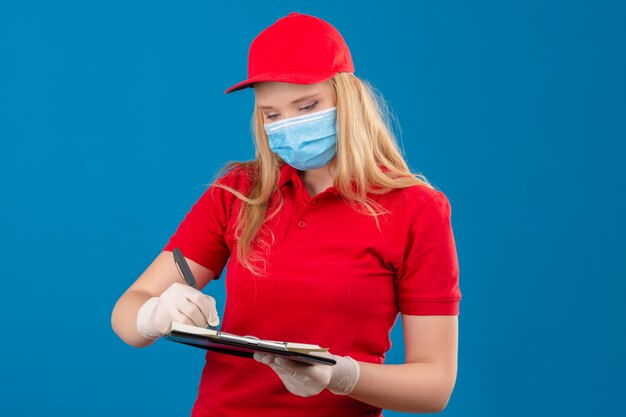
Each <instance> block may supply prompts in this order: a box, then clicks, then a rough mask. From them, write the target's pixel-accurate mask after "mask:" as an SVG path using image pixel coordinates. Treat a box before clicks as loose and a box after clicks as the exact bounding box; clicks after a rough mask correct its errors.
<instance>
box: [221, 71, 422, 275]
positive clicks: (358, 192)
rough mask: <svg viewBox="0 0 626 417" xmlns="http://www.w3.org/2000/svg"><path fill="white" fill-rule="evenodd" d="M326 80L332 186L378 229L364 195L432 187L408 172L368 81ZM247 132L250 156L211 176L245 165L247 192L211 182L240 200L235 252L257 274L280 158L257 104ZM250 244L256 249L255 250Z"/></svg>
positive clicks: (341, 76) (378, 210) (347, 76)
mask: <svg viewBox="0 0 626 417" xmlns="http://www.w3.org/2000/svg"><path fill="white" fill-rule="evenodd" d="M326 82H328V83H330V85H331V86H332V88H333V91H334V93H335V98H336V103H337V104H336V107H337V155H336V157H335V158H333V160H332V161H331V162H329V165H328V167H329V170H330V172H331V173H332V175H333V178H334V186H335V188H337V190H338V191H339V193H340V195H341V196H342V198H343V199H344V201H346V202H347V203H348V204H350V205H351V206H352V207H353V208H355V209H356V210H357V211H358V212H360V213H363V214H368V215H370V216H372V217H373V218H374V220H375V221H376V226H377V228H378V230H380V224H379V222H378V216H380V215H382V214H386V213H388V211H387V210H385V209H384V208H383V207H382V206H381V205H380V204H378V203H377V202H376V201H375V200H373V199H371V198H370V197H368V195H367V194H368V193H371V194H385V193H387V192H389V191H391V190H393V189H397V188H405V187H410V186H413V185H424V186H427V187H429V188H434V187H433V186H432V185H431V184H430V183H429V182H428V180H427V179H426V178H425V177H424V176H423V175H422V174H421V173H412V172H411V171H410V169H409V167H408V166H407V164H406V162H405V161H404V159H403V157H402V153H401V152H400V150H399V148H398V145H397V142H396V139H395V137H394V135H393V134H392V131H391V127H390V122H389V119H388V117H389V115H390V112H389V110H388V107H387V105H386V103H385V101H384V99H383V98H382V96H380V95H379V94H378V93H377V92H376V91H375V90H374V88H373V87H372V86H371V85H370V84H369V83H368V82H366V81H364V80H361V79H359V78H358V77H356V76H355V75H354V74H352V73H347V72H341V73H338V74H337V75H335V76H334V77H333V78H331V79H330V80H328V81H326ZM252 130H253V136H254V139H255V144H256V153H255V159H254V160H251V161H243V162H242V161H234V162H230V163H228V164H227V165H225V166H224V167H222V168H221V169H220V171H219V172H218V173H217V174H216V176H217V177H221V176H222V175H223V174H224V173H226V172H227V171H229V170H230V169H232V168H235V167H238V168H244V169H245V171H246V172H248V173H249V175H250V178H251V179H252V184H251V185H252V188H251V191H250V193H249V195H244V194H242V193H241V192H239V191H238V190H235V189H233V188H231V187H228V186H227V185H224V184H221V183H220V182H219V180H217V181H214V182H213V185H215V186H216V187H220V188H223V189H225V190H227V191H229V192H231V193H232V194H234V195H235V196H236V197H237V198H239V199H240V200H242V206H241V210H240V211H239V214H238V216H237V220H236V226H235V232H234V233H235V238H236V240H237V251H236V252H237V253H236V256H237V259H238V261H239V262H240V263H241V264H242V265H243V266H244V267H245V268H247V269H248V270H250V272H252V274H253V275H257V276H258V275H265V273H266V270H267V263H266V259H265V257H264V256H263V252H264V251H266V250H268V249H269V248H270V247H271V245H272V244H273V243H274V236H273V234H272V233H271V232H270V234H269V235H267V231H265V230H264V229H265V228H263V227H262V226H263V225H264V223H265V222H266V221H268V220H270V219H271V218H272V217H274V216H275V215H276V214H277V213H278V212H279V210H280V209H281V207H282V204H283V200H282V195H281V193H280V192H278V193H276V194H277V195H278V197H277V198H278V206H277V207H276V209H275V210H273V211H272V212H271V213H268V208H269V206H270V203H271V202H272V196H273V195H274V193H275V192H276V190H277V184H278V179H279V175H280V168H281V166H282V164H283V163H284V162H283V161H282V160H281V159H280V157H278V156H277V155H276V154H275V153H274V152H272V150H271V149H270V147H269V142H268V138H267V134H266V133H265V129H264V127H263V113H262V112H261V111H260V110H259V109H258V108H257V107H256V103H255V108H254V112H253V116H252ZM381 166H383V167H384V168H385V169H386V171H384V170H383V169H381ZM268 240H271V241H268ZM255 244H257V245H258V249H259V250H258V251H255V250H254V245H255ZM257 262H260V263H262V264H263V270H262V271H263V272H261V271H260V270H259V269H258V268H256V267H255V265H254V264H255V263H257Z"/></svg>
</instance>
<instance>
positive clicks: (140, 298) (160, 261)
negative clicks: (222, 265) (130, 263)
mask: <svg viewBox="0 0 626 417" xmlns="http://www.w3.org/2000/svg"><path fill="white" fill-rule="evenodd" d="M185 259H186V260H187V263H188V264H189V267H190V268H191V272H192V273H193V275H194V277H195V278H196V282H197V284H198V289H202V288H203V287H204V286H205V285H206V284H207V283H208V282H209V281H210V280H211V279H213V277H214V276H215V273H214V272H213V271H211V270H210V269H208V268H206V267H204V266H202V265H200V264H198V263H196V262H194V261H192V260H191V259H188V258H185ZM175 282H183V281H182V278H181V277H180V274H179V273H178V270H177V269H176V265H175V264H174V260H173V257H172V252H170V251H163V252H161V253H160V254H159V255H158V256H157V257H156V258H155V259H154V261H153V262H152V264H150V266H148V268H147V269H146V270H145V271H144V272H143V273H142V274H141V275H140V276H139V278H138V279H137V280H136V281H135V282H134V283H133V284H132V285H131V286H130V287H129V288H128V290H126V292H125V293H124V294H122V296H121V297H120V299H119V300H118V301H117V303H116V304H115V307H114V308H113V313H112V314H111V326H112V327H113V330H114V331H115V333H116V334H117V335H118V336H119V337H120V338H121V339H122V340H123V341H124V342H126V343H127V344H129V345H131V346H135V347H144V346H148V345H150V344H152V343H153V342H154V339H147V338H145V337H143V336H142V335H141V334H139V331H138V330H137V312H138V311H139V309H140V308H141V306H142V305H143V304H144V303H145V302H146V301H148V300H149V299H150V298H152V297H158V296H160V295H161V294H162V293H163V291H165V290H166V289H167V288H168V287H169V286H170V285H172V284H173V283H175Z"/></svg>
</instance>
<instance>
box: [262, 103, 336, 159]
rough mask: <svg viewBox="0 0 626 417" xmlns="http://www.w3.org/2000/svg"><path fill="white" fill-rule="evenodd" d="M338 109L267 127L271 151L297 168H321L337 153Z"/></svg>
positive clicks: (285, 120)
mask: <svg viewBox="0 0 626 417" xmlns="http://www.w3.org/2000/svg"><path fill="white" fill-rule="evenodd" d="M336 126H337V108H336V107H332V108H330V109H325V110H321V111H318V112H315V113H311V114H307V115H304V116H298V117H290V118H289V119H284V120H279V121H278V122H274V123H269V124H266V125H265V132H266V133H267V137H268V139H269V145H270V148H271V149H272V151H274V152H275V153H276V154H278V156H280V157H281V158H282V159H283V161H285V162H286V163H288V164H289V165H291V166H292V167H294V168H297V169H300V170H304V171H305V170H309V169H317V168H321V167H323V166H324V165H326V164H327V163H328V162H330V160H331V159H333V157H334V156H335V154H336V153H337V127H336Z"/></svg>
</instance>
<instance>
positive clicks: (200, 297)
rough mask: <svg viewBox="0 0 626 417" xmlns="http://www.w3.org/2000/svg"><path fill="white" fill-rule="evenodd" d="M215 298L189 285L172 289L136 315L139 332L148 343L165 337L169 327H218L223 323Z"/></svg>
mask: <svg viewBox="0 0 626 417" xmlns="http://www.w3.org/2000/svg"><path fill="white" fill-rule="evenodd" d="M215 306H216V302H215V298H213V297H211V296H210V295H206V294H204V293H202V292H201V291H198V290H196V289H195V288H192V287H190V286H189V285H187V284H181V283H178V282H175V283H173V284H172V285H170V286H169V287H168V288H167V289H166V290H165V291H163V293H162V294H161V296H160V297H152V298H150V299H149V300H148V301H146V302H145V303H144V304H143V305H142V306H141V307H140V308H139V311H138V312H137V330H138V331H139V334H141V335H142V336H143V337H145V338H148V339H156V338H158V337H160V336H163V335H164V334H165V332H166V331H167V328H168V327H169V325H170V323H171V322H173V321H175V322H178V323H185V324H191V325H193V326H198V327H204V328H206V327H208V325H209V324H210V325H211V326H217V325H218V324H219V322H220V319H219V316H218V315H217V309H216V308H215Z"/></svg>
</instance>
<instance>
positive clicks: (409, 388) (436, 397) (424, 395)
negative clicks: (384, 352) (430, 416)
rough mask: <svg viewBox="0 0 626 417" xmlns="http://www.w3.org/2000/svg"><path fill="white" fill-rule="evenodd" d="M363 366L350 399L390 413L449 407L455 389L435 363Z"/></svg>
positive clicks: (432, 410)
mask: <svg viewBox="0 0 626 417" xmlns="http://www.w3.org/2000/svg"><path fill="white" fill-rule="evenodd" d="M359 365H360V368H361V370H360V378H359V381H358V383H357V385H356V386H355V387H354V389H353V390H352V392H351V393H350V394H349V396H350V397H352V398H354V399H356V400H359V401H362V402H364V403H367V404H370V405H373V406H376V407H380V408H383V409H387V410H393V411H400V412H408V413H435V412H439V411H441V410H443V409H444V408H445V406H446V404H447V402H448V399H449V398H450V394H451V392H452V388H453V386H454V382H450V378H449V376H448V375H447V374H446V373H445V372H443V371H442V369H441V368H440V367H439V366H438V365H436V364H432V363H407V364H401V365H384V364H374V363H369V362H359Z"/></svg>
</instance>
